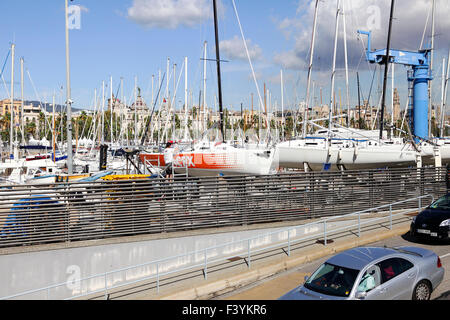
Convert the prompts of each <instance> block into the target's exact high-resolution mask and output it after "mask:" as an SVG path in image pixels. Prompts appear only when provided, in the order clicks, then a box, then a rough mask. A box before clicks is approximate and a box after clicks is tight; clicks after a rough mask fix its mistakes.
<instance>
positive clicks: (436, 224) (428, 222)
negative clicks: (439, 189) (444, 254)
mask: <svg viewBox="0 0 450 320" xmlns="http://www.w3.org/2000/svg"><path fill="white" fill-rule="evenodd" d="M410 233H411V235H412V236H413V237H418V238H428V239H436V240H449V239H450V193H449V194H447V195H445V196H443V197H442V198H439V199H438V200H436V201H435V202H433V203H432V204H431V205H429V206H428V207H427V208H426V209H425V210H423V211H422V212H421V213H419V214H418V215H417V216H416V217H414V219H413V221H412V223H411V228H410Z"/></svg>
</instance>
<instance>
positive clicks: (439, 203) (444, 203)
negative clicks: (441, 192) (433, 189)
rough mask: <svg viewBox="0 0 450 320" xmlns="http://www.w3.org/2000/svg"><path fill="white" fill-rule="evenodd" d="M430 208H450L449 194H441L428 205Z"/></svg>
mask: <svg viewBox="0 0 450 320" xmlns="http://www.w3.org/2000/svg"><path fill="white" fill-rule="evenodd" d="M430 208H431V209H450V196H443V197H442V198H439V199H438V200H436V201H435V202H433V203H432V204H431V205H430Z"/></svg>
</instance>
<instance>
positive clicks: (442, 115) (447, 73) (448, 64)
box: [440, 50, 450, 138]
mask: <svg viewBox="0 0 450 320" xmlns="http://www.w3.org/2000/svg"><path fill="white" fill-rule="evenodd" d="M449 70H450V50H449V51H448V59H447V71H446V74H445V86H444V98H443V100H442V108H441V134H440V136H441V138H442V137H444V132H445V131H444V123H445V107H446V104H447V86H448V80H449Z"/></svg>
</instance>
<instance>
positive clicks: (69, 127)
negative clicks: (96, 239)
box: [66, 0, 73, 174]
mask: <svg viewBox="0 0 450 320" xmlns="http://www.w3.org/2000/svg"><path fill="white" fill-rule="evenodd" d="M69 53H70V52H69V8H68V0H66V87H67V88H66V95H67V101H66V104H67V170H68V173H69V174H73V161H72V101H71V89H70V54H69Z"/></svg>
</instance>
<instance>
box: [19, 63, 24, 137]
mask: <svg viewBox="0 0 450 320" xmlns="http://www.w3.org/2000/svg"><path fill="white" fill-rule="evenodd" d="M23 63H24V60H23V58H20V90H21V97H22V99H21V100H22V102H21V110H22V111H21V117H20V128H21V130H22V144H23V145H25V127H24V121H23V115H24V103H25V102H24V96H23V89H24V86H23V85H24V81H23Z"/></svg>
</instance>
